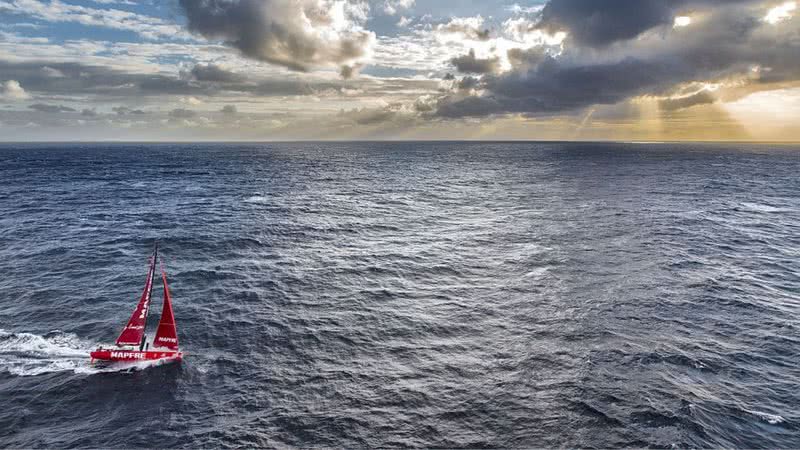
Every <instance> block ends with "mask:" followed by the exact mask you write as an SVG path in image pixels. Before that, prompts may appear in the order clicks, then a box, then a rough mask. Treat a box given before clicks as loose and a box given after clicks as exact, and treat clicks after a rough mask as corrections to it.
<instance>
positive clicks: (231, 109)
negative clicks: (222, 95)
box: [219, 105, 239, 115]
mask: <svg viewBox="0 0 800 450" xmlns="http://www.w3.org/2000/svg"><path fill="white" fill-rule="evenodd" d="M219 112H221V113H223V114H229V115H234V114H236V113H238V112H239V110H238V109H237V108H236V105H225V106H223V107H222V109H221V110H219Z"/></svg>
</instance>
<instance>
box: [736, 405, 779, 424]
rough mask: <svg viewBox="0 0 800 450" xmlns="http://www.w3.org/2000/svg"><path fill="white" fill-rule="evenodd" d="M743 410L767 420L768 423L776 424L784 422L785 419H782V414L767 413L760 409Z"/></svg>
mask: <svg viewBox="0 0 800 450" xmlns="http://www.w3.org/2000/svg"><path fill="white" fill-rule="evenodd" d="M744 411H745V412H746V413H749V414H752V415H754V416H758V418H759V419H761V420H764V421H767V422H769V423H770V425H777V424H779V423H784V422H786V419H784V418H783V417H782V416H779V415H777V414H769V413H765V412H761V411H753V410H750V409H745V410H744Z"/></svg>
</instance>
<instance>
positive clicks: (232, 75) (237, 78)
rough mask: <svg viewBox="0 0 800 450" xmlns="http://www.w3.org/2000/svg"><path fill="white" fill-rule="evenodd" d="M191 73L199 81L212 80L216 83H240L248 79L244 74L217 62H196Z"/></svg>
mask: <svg viewBox="0 0 800 450" xmlns="http://www.w3.org/2000/svg"><path fill="white" fill-rule="evenodd" d="M190 75H191V77H192V78H194V79H195V80H197V81H210V82H214V83H238V82H242V81H244V80H246V79H247V77H245V76H244V75H240V74H238V73H236V72H232V71H230V70H227V69H224V68H222V67H220V66H218V65H216V64H211V63H209V64H205V65H203V64H196V65H195V66H194V67H192V70H191V71H190Z"/></svg>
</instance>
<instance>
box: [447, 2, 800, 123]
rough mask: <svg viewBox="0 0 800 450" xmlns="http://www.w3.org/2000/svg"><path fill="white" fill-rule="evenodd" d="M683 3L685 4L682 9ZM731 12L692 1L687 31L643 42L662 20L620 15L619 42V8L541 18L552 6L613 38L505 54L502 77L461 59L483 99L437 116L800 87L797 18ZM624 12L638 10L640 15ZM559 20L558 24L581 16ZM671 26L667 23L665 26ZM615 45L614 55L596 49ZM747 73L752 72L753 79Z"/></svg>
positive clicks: (758, 7)
mask: <svg viewBox="0 0 800 450" xmlns="http://www.w3.org/2000/svg"><path fill="white" fill-rule="evenodd" d="M620 3H625V2H620ZM655 3H660V4H661V7H667V6H669V7H670V8H671V7H672V6H671V5H673V4H674V3H673V2H669V1H667V0H661V1H660V2H653V1H649V0H648V1H644V2H642V4H646V5H650V7H651V8H653V9H654V10H655V11H660V10H661V9H660V8H659V7H658V6H657V5H655ZM682 3H683V4H684V5H690V2H688V1H684V2H682ZM716 3H719V5H717V4H716ZM736 3H737V4H736V5H731V4H727V3H726V4H725V5H722V2H714V1H712V0H706V1H699V0H698V1H695V2H692V3H691V5H694V6H695V7H699V6H702V7H704V8H705V9H704V11H703V12H704V14H703V17H702V20H697V21H694V22H693V23H692V26H691V27H686V28H679V29H673V28H672V27H671V26H670V27H668V29H667V30H665V31H664V32H663V33H657V34H648V35H642V34H641V33H640V31H641V30H643V29H646V28H647V27H650V26H652V24H653V23H655V19H654V17H661V16H660V15H658V14H655V15H654V14H652V13H648V14H643V15H642V14H634V16H635V17H639V20H640V22H639V24H638V25H634V24H631V23H630V20H631V19H630V18H629V17H627V16H626V17H621V16H625V14H622V13H621V12H620V15H621V16H620V17H618V19H619V24H620V27H619V28H621V29H628V30H634V31H630V32H626V33H623V34H619V33H621V32H620V31H619V28H615V27H614V24H615V23H617V22H615V21H614V17H616V16H614V14H611V13H616V12H617V9H616V7H613V6H609V9H608V10H607V11H605V10H604V11H605V13H604V14H600V15H597V14H595V13H596V11H597V8H600V6H599V5H600V2H597V6H592V5H595V2H579V1H577V0H569V1H566V0H552V1H551V2H550V3H548V5H547V6H545V10H544V11H545V12H546V11H547V8H548V7H550V6H551V5H577V6H580V8H578V11H579V12H580V13H581V14H583V15H588V17H584V18H583V19H585V20H589V21H591V20H597V21H599V22H602V23H603V24H604V28H609V29H612V31H609V30H605V31H604V33H606V32H607V33H612V34H610V35H607V34H603V33H601V32H600V31H599V30H598V31H597V32H592V33H589V31H590V30H587V31H586V32H587V33H589V34H586V35H585V36H583V37H580V38H578V39H574V40H572V41H570V43H569V44H570V45H568V46H566V47H565V48H564V50H563V52H560V53H558V54H549V53H547V52H542V51H539V49H536V48H533V49H513V50H511V51H509V61H510V62H511V65H512V70H509V71H507V72H504V73H491V71H485V72H481V71H480V70H481V69H485V67H483V66H481V65H478V66H477V67H471V63H472V62H473V60H474V59H475V58H474V57H473V58H470V57H467V58H463V59H462V60H459V61H458V62H460V63H463V66H466V67H461V68H462V69H464V68H471V69H472V72H473V73H485V75H484V76H483V77H482V80H481V93H479V94H477V95H478V96H477V97H475V96H471V97H464V96H463V95H456V94H448V95H446V96H444V97H443V98H441V99H440V100H439V102H438V105H437V112H438V114H440V115H441V116H445V117H458V116H487V115H492V114H504V113H523V114H530V115H541V114H556V113H562V112H568V111H577V110H580V109H582V108H586V107H589V106H592V105H612V104H616V103H619V102H622V101H625V100H628V99H631V98H634V97H638V96H657V97H662V98H671V99H672V100H665V101H662V102H661V103H660V104H661V106H662V107H663V108H665V109H673V110H674V109H680V108H685V107H690V106H693V105H697V104H701V103H709V102H712V101H713V99H711V98H710V94H709V93H699V94H697V95H694V96H691V97H687V98H683V97H686V96H685V95H683V96H675V95H674V94H675V92H676V89H677V87H678V86H680V85H682V84H685V83H690V82H704V81H714V80H720V79H736V80H737V81H736V82H735V83H737V86H738V85H739V84H741V83H746V84H747V85H748V86H750V89H751V91H754V90H758V89H769V88H770V86H773V85H781V86H784V85H785V84H786V83H800V59H798V58H797V57H796V55H798V54H800V18H798V17H791V18H787V19H785V20H784V21H782V22H780V23H777V24H770V23H769V22H766V21H764V20H763V16H764V14H765V11H766V9H767V8H765V6H766V5H767V3H758V2H757V3H753V2H747V1H737V2H736ZM751 3H752V4H751ZM665 5H666V6H665ZM605 6H606V3H605V2H603V7H605ZM631 8H632V11H633V12H635V11H637V9H636V8H637V7H634V6H632V5H631ZM670 10H671V9H670ZM559 11H560V10H559ZM561 12H562V16H565V17H567V16H568V17H573V16H574V15H576V14H578V13H577V12H572V13H570V14H572V15H566V13H564V12H563V11H561ZM551 14H552V13H551ZM609 14H610V15H609ZM595 16H596V17H595ZM576 17H577V16H576ZM591 17H595V18H594V19H591ZM665 20H666V19H665ZM671 21H672V19H671V18H670V19H669V20H667V21H666V22H664V23H665V24H666V23H671ZM587 26H588V25H587ZM589 28H591V27H589ZM636 30H638V31H636ZM625 37H628V38H629V39H627V40H625ZM633 37H636V38H635V39H634V38H633ZM586 39H589V40H590V42H588V43H587V44H586V45H581V44H580V43H579V42H580V41H582V40H586ZM614 40H616V43H615V44H614V45H613V46H609V47H603V48H601V49H598V48H597V47H596V44H601V43H605V44H608V43H609V42H610V41H614ZM467 56H470V55H467ZM453 63H454V65H456V64H455V63H456V62H455V61H454V62H453ZM457 67H458V65H457ZM754 68H757V69H759V70H757V71H755V72H753V69H754ZM737 89H739V90H742V89H741V87H737Z"/></svg>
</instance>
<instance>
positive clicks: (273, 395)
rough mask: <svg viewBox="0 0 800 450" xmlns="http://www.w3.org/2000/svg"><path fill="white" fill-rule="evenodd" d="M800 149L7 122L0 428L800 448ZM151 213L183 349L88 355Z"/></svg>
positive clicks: (24, 436) (14, 440) (137, 284)
mask: <svg viewBox="0 0 800 450" xmlns="http://www.w3.org/2000/svg"><path fill="white" fill-rule="evenodd" d="M798 174H800V148H798V147H797V146H778V145H773V146H770V145H743V144H719V145H701V144H680V145H679V144H655V145H642V144H616V143H602V144H592V143H580V144H577V143H573V144H571V143H459V142H436V143H424V142H413V143H276V144H198V145H194V144H162V145H144V144H142V145H135V144H108V145H103V144H91V145H90V144H47V145H43V144H40V145H22V144H20V145H15V144H3V145H2V146H0V274H2V276H1V277H0V311H2V313H0V330H1V331H0V446H2V447H101V448H130V447H183V448H198V447H204V448H218V447H256V446H258V447H261V446H279V447H283V446H297V447H331V446H332V447H348V448H361V447H542V446H544V447H622V446H630V447H670V446H673V447H753V448H771V447H795V448H796V447H800V410H799V409H800V389H798V386H800V368H798V367H799V366H798V365H799V364H800V334H799V331H800V196H799V195H798V194H800V177H798ZM156 239H158V240H159V241H160V243H161V248H162V252H163V254H164V256H165V262H166V267H167V271H168V273H169V277H170V281H171V289H172V294H173V299H174V309H175V314H176V318H177V322H178V332H179V335H180V339H181V342H182V347H183V348H184V350H185V351H186V353H187V356H186V359H185V361H184V362H183V363H182V364H180V365H175V364H170V365H162V366H158V367H147V366H137V367H134V368H124V369H126V370H120V368H106V369H98V368H93V367H91V366H90V365H89V359H88V351H89V350H90V349H92V348H93V347H94V346H96V345H98V344H99V343H110V342H113V340H114V339H115V338H116V336H117V334H118V333H119V331H120V330H121V328H122V326H123V325H124V323H125V321H126V320H127V318H128V315H129V314H130V312H131V311H132V309H133V306H134V304H135V302H136V300H137V298H138V295H139V293H140V292H141V289H142V286H143V285H144V280H145V274H146V270H147V267H146V264H147V257H148V256H149V253H150V251H151V248H152V245H153V242H154V240H156ZM156 288H157V289H158V288H159V286H157V287H156ZM156 292H158V291H156ZM160 298H161V297H160V293H157V294H155V303H154V304H155V305H160ZM159 307H160V306H156V307H155V308H154V311H153V312H154V314H151V319H152V321H155V320H157V318H158V313H159ZM130 369H136V370H130Z"/></svg>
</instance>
